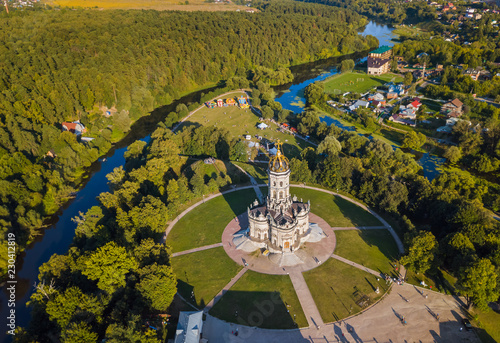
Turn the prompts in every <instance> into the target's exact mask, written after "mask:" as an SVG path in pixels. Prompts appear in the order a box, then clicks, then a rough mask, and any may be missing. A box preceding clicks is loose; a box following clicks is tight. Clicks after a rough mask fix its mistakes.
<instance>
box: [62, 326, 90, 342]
mask: <svg viewBox="0 0 500 343" xmlns="http://www.w3.org/2000/svg"><path fill="white" fill-rule="evenodd" d="M97 338H98V337H97V333H95V332H92V328H91V327H90V325H88V324H87V323H84V322H80V323H71V324H69V325H68V327H67V328H66V330H64V331H63V332H62V334H61V342H62V343H94V342H97Z"/></svg>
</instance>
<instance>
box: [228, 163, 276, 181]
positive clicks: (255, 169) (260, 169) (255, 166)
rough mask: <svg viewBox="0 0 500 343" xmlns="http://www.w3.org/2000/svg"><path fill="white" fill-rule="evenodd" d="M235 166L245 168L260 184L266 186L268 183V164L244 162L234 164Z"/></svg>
mask: <svg viewBox="0 0 500 343" xmlns="http://www.w3.org/2000/svg"><path fill="white" fill-rule="evenodd" d="M233 164H235V165H237V166H239V167H241V168H243V169H244V170H245V171H246V172H247V173H248V174H250V175H251V176H252V177H253V178H254V179H255V180H256V181H257V182H258V183H262V184H265V183H267V181H268V175H267V171H266V169H267V164H264V163H244V162H234V161H233Z"/></svg>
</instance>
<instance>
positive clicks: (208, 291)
mask: <svg viewBox="0 0 500 343" xmlns="http://www.w3.org/2000/svg"><path fill="white" fill-rule="evenodd" d="M172 268H173V270H174V273H175V275H176V276H177V281H178V285H177V289H178V291H179V293H180V294H181V295H182V296H183V297H184V299H186V300H187V301H189V302H191V303H192V304H194V305H196V306H198V307H199V308H203V307H205V305H206V304H207V303H208V302H210V300H212V299H213V298H214V297H215V296H216V295H217V293H219V292H220V291H221V290H222V288H224V286H225V285H227V284H228V282H229V281H231V279H232V278H233V277H234V276H235V275H236V274H238V272H239V271H240V270H241V268H242V267H241V266H240V265H238V264H237V263H236V262H234V261H233V260H231V258H230V257H229V256H227V254H226V252H225V251H224V248H222V247H219V248H214V249H209V250H203V251H199V252H195V253H191V254H187V255H181V256H178V257H173V258H172ZM191 292H194V298H193V297H192V293H191Z"/></svg>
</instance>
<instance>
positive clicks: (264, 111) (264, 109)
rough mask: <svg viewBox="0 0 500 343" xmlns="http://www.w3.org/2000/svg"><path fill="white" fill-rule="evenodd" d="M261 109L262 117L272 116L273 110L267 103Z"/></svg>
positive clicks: (269, 117)
mask: <svg viewBox="0 0 500 343" xmlns="http://www.w3.org/2000/svg"><path fill="white" fill-rule="evenodd" d="M261 111H262V118H264V119H271V118H272V117H274V111H273V110H272V108H271V107H269V106H267V105H264V106H262V108H261Z"/></svg>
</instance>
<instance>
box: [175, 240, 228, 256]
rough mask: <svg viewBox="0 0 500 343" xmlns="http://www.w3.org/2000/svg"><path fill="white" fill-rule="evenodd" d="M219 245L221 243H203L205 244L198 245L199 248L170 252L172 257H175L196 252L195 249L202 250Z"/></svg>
mask: <svg viewBox="0 0 500 343" xmlns="http://www.w3.org/2000/svg"><path fill="white" fill-rule="evenodd" d="M221 246H222V243H215V244H210V245H205V246H203V247H199V248H194V249H189V250H184V251H179V252H174V253H173V254H172V257H177V256H181V255H186V254H191V253H193V252H197V251H203V250H208V249H213V248H218V247H221Z"/></svg>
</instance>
